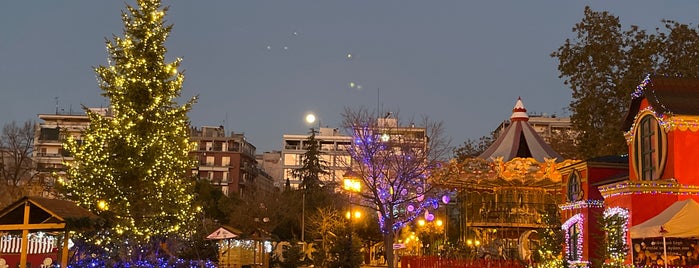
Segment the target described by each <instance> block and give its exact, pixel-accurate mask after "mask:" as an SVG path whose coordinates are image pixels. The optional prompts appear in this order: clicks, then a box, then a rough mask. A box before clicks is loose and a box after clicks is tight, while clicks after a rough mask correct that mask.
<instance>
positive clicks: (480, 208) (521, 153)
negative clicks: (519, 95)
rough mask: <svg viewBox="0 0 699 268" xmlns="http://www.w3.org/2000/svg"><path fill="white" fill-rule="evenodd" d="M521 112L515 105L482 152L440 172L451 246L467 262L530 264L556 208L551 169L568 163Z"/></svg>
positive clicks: (556, 178)
mask: <svg viewBox="0 0 699 268" xmlns="http://www.w3.org/2000/svg"><path fill="white" fill-rule="evenodd" d="M526 111H527V110H526V109H525V108H524V105H523V104H522V100H521V99H518V100H517V102H516V104H515V106H514V108H513V113H512V116H511V117H510V120H511V124H510V125H509V126H508V127H507V128H506V129H505V130H504V131H503V132H502V133H501V134H500V136H499V137H498V139H497V140H496V141H495V142H494V143H493V144H492V145H491V146H490V147H489V148H488V149H487V150H486V151H485V152H483V153H482V154H481V155H480V156H478V157H474V158H469V159H466V160H464V161H462V162H456V161H452V162H450V163H449V165H448V166H447V167H446V168H445V169H444V170H443V171H442V172H446V173H447V174H446V175H445V177H447V178H448V179H447V180H446V181H444V182H443V186H444V187H446V188H448V189H451V190H452V191H453V193H454V196H455V197H456V198H455V199H456V204H455V206H457V209H454V210H453V211H454V212H453V213H455V214H458V215H450V217H452V218H458V227H459V228H458V229H459V230H458V243H457V244H459V245H465V247H466V250H467V251H468V257H470V258H485V259H506V260H523V261H529V260H531V256H532V252H533V250H535V249H536V246H537V244H538V235H537V229H540V228H544V227H545V226H544V224H543V221H542V217H543V215H544V214H546V213H547V212H548V211H555V210H556V209H558V207H557V206H558V204H559V203H560V202H561V193H560V189H561V186H560V184H561V174H560V173H559V172H558V171H557V169H558V168H559V167H562V166H565V165H567V164H569V163H568V162H569V161H564V159H562V157H561V156H560V155H559V154H558V153H556V152H555V151H553V149H551V147H550V146H549V145H548V144H546V143H545V142H544V140H543V139H542V138H541V137H540V136H539V135H538V134H537V133H536V132H535V131H534V129H533V128H532V127H531V125H530V124H529V123H528V120H529V116H528V114H527V112H526Z"/></svg>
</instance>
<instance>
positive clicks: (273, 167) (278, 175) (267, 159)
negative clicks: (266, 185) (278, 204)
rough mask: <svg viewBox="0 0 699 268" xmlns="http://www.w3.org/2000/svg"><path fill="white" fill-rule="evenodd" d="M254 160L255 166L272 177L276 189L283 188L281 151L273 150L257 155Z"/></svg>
mask: <svg viewBox="0 0 699 268" xmlns="http://www.w3.org/2000/svg"><path fill="white" fill-rule="evenodd" d="M255 159H257V165H258V166H259V167H260V169H261V170H263V171H264V172H266V173H267V174H268V175H269V176H270V177H272V181H273V182H274V186H275V187H276V188H280V189H281V188H282V187H284V181H283V180H282V151H276V150H275V151H271V152H264V153H262V154H257V155H256V156H255Z"/></svg>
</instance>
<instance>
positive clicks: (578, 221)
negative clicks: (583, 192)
mask: <svg viewBox="0 0 699 268" xmlns="http://www.w3.org/2000/svg"><path fill="white" fill-rule="evenodd" d="M583 222H584V216H583V214H582V213H578V214H575V215H573V217H570V219H568V220H567V221H566V222H564V223H563V224H562V225H561V229H563V232H564V233H565V243H566V245H567V246H566V256H567V258H568V260H569V261H568V262H569V263H570V264H571V265H573V266H575V267H587V266H588V264H589V262H587V261H583V260H582V255H583V254H582V253H583V240H584V238H585V237H584V233H585V232H584V230H583ZM573 224H575V225H576V226H577V227H578V230H580V234H579V236H578V239H577V240H576V241H575V242H576V245H575V246H576V250H577V252H579V253H580V254H579V255H578V256H577V258H576V259H575V260H572V256H571V254H572V252H571V250H570V245H569V244H568V241H570V233H569V232H568V229H569V228H570V227H571V226H573Z"/></svg>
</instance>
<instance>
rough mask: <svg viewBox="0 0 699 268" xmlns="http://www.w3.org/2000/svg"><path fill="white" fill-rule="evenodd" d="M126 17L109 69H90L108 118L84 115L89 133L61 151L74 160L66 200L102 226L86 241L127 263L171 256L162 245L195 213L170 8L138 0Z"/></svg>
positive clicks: (187, 105) (112, 46)
mask: <svg viewBox="0 0 699 268" xmlns="http://www.w3.org/2000/svg"><path fill="white" fill-rule="evenodd" d="M127 10H128V12H126V11H124V12H122V20H123V22H124V30H123V31H124V32H123V37H119V36H114V38H113V40H111V41H110V40H107V42H106V46H107V50H108V52H109V64H108V65H107V66H99V67H97V68H95V72H96V73H97V77H98V81H99V86H100V88H101V89H102V91H103V93H102V95H103V96H105V97H107V98H109V100H110V105H111V111H110V112H111V115H109V114H107V115H104V114H100V113H96V112H93V111H91V110H88V109H86V113H87V115H88V117H89V118H90V126H89V127H88V128H87V129H86V130H85V131H84V132H83V133H82V136H81V137H77V138H70V139H68V141H67V142H66V144H65V147H66V149H67V150H68V151H69V152H71V153H72V154H73V157H74V162H73V163H71V165H70V169H69V170H68V179H69V180H68V181H67V183H66V184H65V190H66V197H67V198H69V199H72V200H74V201H75V202H77V204H78V205H80V206H82V207H84V208H87V209H89V210H90V211H92V212H94V213H96V214H97V215H99V216H101V217H103V218H105V219H106V221H107V226H106V227H107V228H106V230H105V231H104V232H101V233H100V235H99V236H97V237H95V238H93V239H94V240H92V242H94V244H96V245H99V246H100V247H102V248H103V249H106V250H107V251H106V252H108V253H109V254H111V255H117V256H112V257H116V258H117V259H122V260H125V261H129V260H134V259H142V258H143V256H142V255H145V254H151V255H152V254H153V253H154V251H158V252H163V253H170V252H167V251H168V250H167V249H166V248H163V246H162V242H163V241H165V240H164V238H165V237H173V236H175V237H178V236H181V235H183V234H185V232H187V230H190V228H189V224H190V223H191V221H192V219H194V218H195V217H194V214H195V213H196V211H195V206H194V205H193V199H194V192H193V182H192V181H191V179H190V178H189V177H187V175H186V171H187V170H188V169H190V168H191V167H192V166H193V165H194V162H193V160H192V159H191V158H190V157H189V156H188V153H189V150H190V149H191V147H192V146H191V145H192V144H191V143H190V141H189V138H188V135H187V128H188V121H189V119H188V117H187V112H188V111H189V110H190V109H191V106H192V104H193V103H194V98H192V99H191V100H190V101H189V102H187V103H185V104H183V105H180V104H178V103H177V102H176V98H178V97H179V96H180V92H181V89H182V82H183V80H184V75H183V73H182V72H180V71H178V67H179V65H180V61H181V60H180V59H176V60H174V61H171V62H166V61H165V53H166V51H167V49H166V48H165V41H166V39H167V37H168V34H169V33H170V31H171V29H172V25H165V20H164V16H165V13H166V12H167V10H168V9H167V8H166V7H165V8H163V7H161V3H160V1H159V0H137V7H132V6H130V5H127ZM147 245H152V246H151V248H155V249H154V250H153V251H150V252H149V251H148V250H143V247H144V246H145V247H147ZM139 247H140V248H139ZM134 249H139V250H134ZM160 249H164V250H162V251H161V250H160ZM139 254H140V255H139Z"/></svg>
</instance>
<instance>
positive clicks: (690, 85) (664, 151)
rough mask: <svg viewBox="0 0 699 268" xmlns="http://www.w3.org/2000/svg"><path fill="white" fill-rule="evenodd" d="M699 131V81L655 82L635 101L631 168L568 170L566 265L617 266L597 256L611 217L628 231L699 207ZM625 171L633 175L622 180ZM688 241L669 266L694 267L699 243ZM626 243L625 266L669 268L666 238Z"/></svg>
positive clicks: (591, 163) (607, 165) (611, 165)
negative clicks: (670, 212)
mask: <svg viewBox="0 0 699 268" xmlns="http://www.w3.org/2000/svg"><path fill="white" fill-rule="evenodd" d="M698 130H699V80H697V79H688V78H677V77H664V76H649V77H647V78H646V79H645V80H644V81H643V82H642V83H641V84H640V85H639V86H638V87H637V89H636V91H635V92H634V93H633V94H632V101H631V105H630V107H629V111H628V114H627V116H626V119H625V121H624V125H623V131H624V135H625V137H626V141H627V144H628V146H629V153H628V164H626V165H625V166H624V163H623V162H624V161H616V162H614V161H612V162H609V161H600V159H592V160H587V161H584V162H580V163H577V164H574V165H571V166H568V167H565V168H563V169H561V173H562V176H563V178H564V181H563V189H562V190H563V192H564V196H566V200H565V202H566V203H564V204H563V205H562V206H561V208H562V220H563V229H564V232H565V234H566V245H565V248H566V258H567V259H568V260H569V261H572V263H577V264H578V266H586V265H588V264H589V263H590V260H592V259H593V258H595V257H602V258H603V259H605V258H606V259H607V260H608V261H609V256H596V255H595V252H596V250H595V248H596V247H597V246H598V244H599V242H600V241H601V240H602V239H601V238H600V236H598V235H603V234H602V233H600V231H599V228H600V225H598V224H596V223H597V222H599V219H600V217H602V216H603V215H611V214H619V215H623V216H624V217H625V218H626V220H627V223H626V226H625V227H626V228H631V227H632V226H636V225H639V224H641V223H643V222H645V221H647V220H649V219H651V218H653V217H655V216H656V215H658V214H660V213H661V212H663V211H664V210H665V209H667V208H668V207H670V206H671V205H672V204H674V203H675V202H677V201H681V200H686V199H690V198H691V199H695V200H699V168H698V166H699V165H697V164H699V161H698V160H699V132H697V131H698ZM602 159H604V158H602ZM609 159H611V158H609ZM620 159H621V158H620ZM624 170H626V172H628V175H626V176H624V175H623V174H622V173H623V171H624ZM602 201H603V202H602ZM687 224H696V228H698V229H699V221H696V223H691V222H688V223H687ZM658 229H659V231H660V230H661V229H662V226H659V227H658ZM663 231H664V230H663ZM673 239H674V238H673ZM683 239H684V240H681V241H680V240H677V239H675V240H676V242H673V243H676V245H677V247H676V248H674V249H671V251H672V250H674V252H670V253H669V254H668V260H667V262H668V264H670V265H672V266H680V267H682V266H683V265H692V264H693V263H692V262H691V261H689V260H688V259H687V258H686V257H687V256H692V254H694V255H697V253H692V249H693V247H697V248H699V246H697V245H699V243H697V242H699V241H696V240H692V239H691V238H683ZM625 240H626V245H627V249H628V255H627V256H626V258H625V260H624V262H625V263H627V264H630V263H632V262H634V263H635V264H637V265H658V264H664V262H665V260H662V258H663V257H662V256H659V254H658V253H657V252H656V251H657V250H658V247H657V245H658V244H660V243H662V242H659V241H662V238H655V239H649V240H647V241H641V240H638V241H637V240H635V239H634V240H633V241H632V239H631V237H630V235H629V234H628V232H627V233H626V236H625ZM663 245H664V244H663ZM660 248H661V249H662V247H660ZM646 255H648V256H646ZM681 255H686V256H681ZM694 257H695V259H696V256H694ZM698 264H699V263H698Z"/></svg>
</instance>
